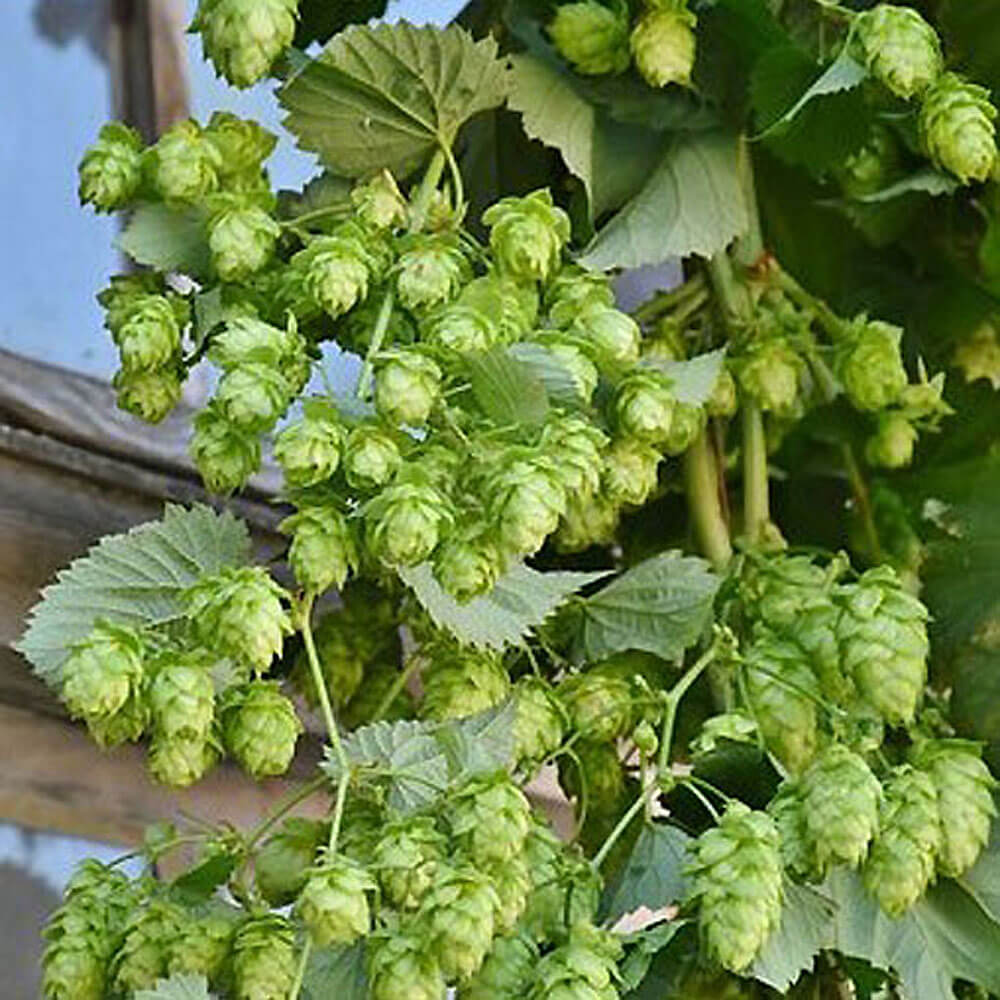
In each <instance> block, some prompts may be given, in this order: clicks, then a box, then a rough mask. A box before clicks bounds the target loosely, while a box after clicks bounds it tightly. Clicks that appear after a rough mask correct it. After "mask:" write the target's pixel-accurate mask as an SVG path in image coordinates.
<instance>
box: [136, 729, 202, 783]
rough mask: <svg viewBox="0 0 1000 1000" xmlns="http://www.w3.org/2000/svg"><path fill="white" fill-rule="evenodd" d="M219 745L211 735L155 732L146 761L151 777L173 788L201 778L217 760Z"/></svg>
mask: <svg viewBox="0 0 1000 1000" xmlns="http://www.w3.org/2000/svg"><path fill="white" fill-rule="evenodd" d="M218 760H219V745H218V741H217V738H216V736H215V734H214V733H212V734H211V735H209V736H174V737H164V736H160V735H156V736H154V737H153V740H152V742H151V743H150V745H149V757H148V758H147V761H146V764H147V767H148V768H149V773H150V774H151V775H152V777H153V778H154V779H155V780H156V781H159V782H160V783H161V784H164V785H169V786H170V787H171V788H187V787H188V786H189V785H193V784H194V783H195V782H196V781H200V780H201V779H202V778H203V777H204V776H205V775H206V774H207V773H208V772H209V771H210V770H211V769H212V768H213V767H214V766H215V764H216V763H217V762H218Z"/></svg>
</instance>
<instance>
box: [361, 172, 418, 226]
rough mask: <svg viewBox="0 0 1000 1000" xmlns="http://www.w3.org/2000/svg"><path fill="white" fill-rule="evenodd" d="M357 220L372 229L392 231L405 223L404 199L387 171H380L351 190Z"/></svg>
mask: <svg viewBox="0 0 1000 1000" xmlns="http://www.w3.org/2000/svg"><path fill="white" fill-rule="evenodd" d="M351 203H352V204H353V205H354V210H355V212H356V213H357V216H358V218H359V219H360V220H361V222H362V223H363V224H364V225H366V226H371V227H372V228H373V229H393V228H395V227H396V226H399V225H402V224H403V223H404V222H405V221H406V199H405V198H404V197H403V196H402V194H400V191H399V188H398V187H397V186H396V181H395V180H394V179H393V176H392V174H390V173H389V171H388V170H382V171H380V172H379V173H377V174H376V175H375V176H374V177H372V178H371V179H370V180H367V181H365V182H364V183H363V184H356V185H355V186H354V187H353V188H352V189H351Z"/></svg>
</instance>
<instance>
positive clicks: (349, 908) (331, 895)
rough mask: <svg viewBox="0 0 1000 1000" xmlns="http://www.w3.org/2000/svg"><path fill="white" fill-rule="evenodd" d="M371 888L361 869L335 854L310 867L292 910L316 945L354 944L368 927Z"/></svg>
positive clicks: (372, 883) (365, 874)
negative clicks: (310, 869)
mask: <svg viewBox="0 0 1000 1000" xmlns="http://www.w3.org/2000/svg"><path fill="white" fill-rule="evenodd" d="M374 889H375V881H374V879H373V878H372V877H371V875H369V874H368V872H367V871H366V870H365V869H364V868H362V867H361V866H360V865H359V864H357V863H356V862H355V861H352V860H351V859H350V858H347V857H344V856H343V855H336V856H334V857H331V858H327V859H326V860H325V861H323V863H322V864H320V865H318V866H317V867H315V868H313V869H312V871H311V873H310V875H309V877H308V879H307V880H306V884H305V886H304V887H303V889H302V892H301V893H300V894H299V898H298V901H297V902H296V904H295V911H296V913H297V914H298V916H299V918H300V919H301V920H302V922H303V924H305V926H306V929H307V930H308V931H309V934H310V935H311V936H312V939H313V941H314V942H315V943H316V944H317V945H319V946H321V947H326V946H328V945H349V944H353V943H354V942H355V941H357V940H358V938H360V937H362V936H364V935H365V934H367V933H368V931H369V930H370V929H371V919H372V918H371V908H370V907H369V904H368V895H369V893H371V892H372V891H374Z"/></svg>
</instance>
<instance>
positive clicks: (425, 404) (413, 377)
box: [375, 350, 442, 427]
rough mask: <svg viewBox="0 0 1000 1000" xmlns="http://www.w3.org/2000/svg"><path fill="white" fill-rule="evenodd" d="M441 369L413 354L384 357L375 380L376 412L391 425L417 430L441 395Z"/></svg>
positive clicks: (395, 354) (404, 352)
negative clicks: (410, 427)
mask: <svg viewBox="0 0 1000 1000" xmlns="http://www.w3.org/2000/svg"><path fill="white" fill-rule="evenodd" d="M441 379H442V374H441V369H440V368H438V366H437V365H436V364H435V363H434V362H433V361H432V360H431V359H430V358H428V357H425V356H424V355H423V354H418V353H417V352H416V351H402V350H401V351H393V352H388V353H387V354H386V355H385V356H384V360H383V361H382V362H381V364H380V365H379V368H378V371H377V374H376V378H375V408H376V409H377V410H378V412H379V415H380V416H381V417H384V418H385V419H386V420H388V421H389V423H391V424H396V425H398V424H409V425H410V426H412V427H420V426H422V425H423V424H425V423H426V422H427V418H428V417H429V416H430V414H431V410H432V409H433V408H434V404H435V403H436V402H437V401H438V398H439V396H440V395H441Z"/></svg>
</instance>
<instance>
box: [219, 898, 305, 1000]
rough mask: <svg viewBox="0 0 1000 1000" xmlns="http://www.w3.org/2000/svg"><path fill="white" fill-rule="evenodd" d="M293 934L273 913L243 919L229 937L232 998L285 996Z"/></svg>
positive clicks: (292, 961)
mask: <svg viewBox="0 0 1000 1000" xmlns="http://www.w3.org/2000/svg"><path fill="white" fill-rule="evenodd" d="M295 965H296V962H295V936H294V932H293V931H292V926H291V924H290V923H289V922H288V921H287V920H286V919H285V918H284V917H280V916H278V915H277V914H275V913H268V914H266V915H265V916H260V917H253V918H251V919H250V920H248V921H246V923H244V924H243V925H242V926H241V927H240V928H239V930H238V931H237V932H236V936H235V937H234V938H233V949H232V970H233V985H234V987H235V989H234V994H235V997H236V1000H275V998H276V997H287V996H288V994H289V991H290V990H291V988H292V984H293V983H294V981H295Z"/></svg>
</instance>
